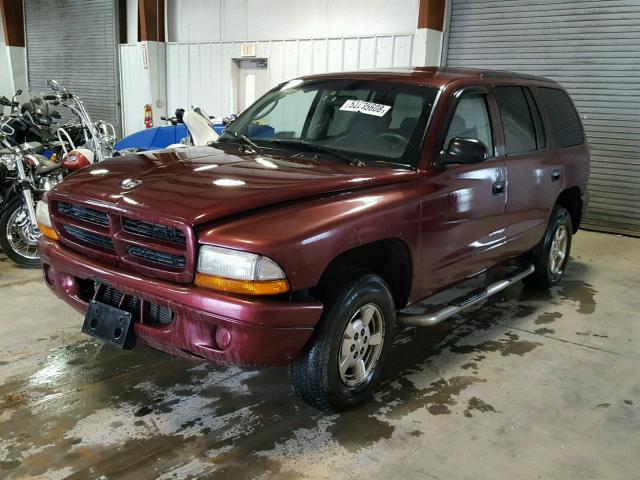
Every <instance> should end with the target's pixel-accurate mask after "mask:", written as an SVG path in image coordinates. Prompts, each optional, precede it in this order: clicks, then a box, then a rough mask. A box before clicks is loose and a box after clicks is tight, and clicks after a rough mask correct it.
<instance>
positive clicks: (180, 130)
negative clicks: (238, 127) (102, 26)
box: [115, 107, 235, 153]
mask: <svg viewBox="0 0 640 480" xmlns="http://www.w3.org/2000/svg"><path fill="white" fill-rule="evenodd" d="M185 115H186V119H185ZM234 117H235V115H232V116H231V118H224V119H223V120H222V123H213V121H212V119H213V118H214V117H210V116H209V115H207V113H206V112H204V110H202V109H201V108H199V107H195V108H192V109H190V110H189V111H185V110H184V109H183V108H178V109H177V110H176V111H175V116H173V117H160V118H161V120H163V121H166V122H169V124H168V125H160V126H158V127H151V128H145V129H144V130H140V131H139V132H135V133H132V134H131V135H127V136H126V137H124V138H123V139H121V140H119V141H118V142H117V143H116V144H115V149H116V150H117V151H118V152H121V153H125V152H142V151H146V150H160V149H163V148H169V147H174V146H176V145H178V144H181V145H184V146H186V145H206V143H207V142H208V141H212V140H215V139H217V137H218V135H221V134H222V132H223V131H224V129H225V128H226V127H227V125H228V124H229V123H231V122H232V121H233V120H235V118H234ZM203 120H204V121H203ZM211 130H213V133H214V134H215V136H214V135H212V133H211V132H210V131H211ZM196 131H197V132H199V133H194V132H196ZM194 136H197V138H194Z"/></svg>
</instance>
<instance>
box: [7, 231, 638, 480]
mask: <svg viewBox="0 0 640 480" xmlns="http://www.w3.org/2000/svg"><path fill="white" fill-rule="evenodd" d="M639 265H640V240H639V239H631V238H624V237H617V236H611V235H604V234H597V233H590V232H581V233H580V234H579V235H578V236H577V237H576V238H575V243H574V249H573V260H572V262H571V264H570V268H569V270H568V272H567V276H566V278H565V279H564V280H563V282H562V283H561V284H560V285H559V286H558V287H557V288H554V289H553V290H552V291H551V292H546V293H545V292H543V293H540V292H533V291H529V290H526V289H524V288H523V287H522V286H521V285H515V286H514V287H512V288H510V289H508V290H506V291H504V292H503V293H502V294H499V295H498V296H497V297H494V299H492V300H490V301H488V302H486V303H484V304H482V305H480V306H478V307H476V308H475V309H474V310H470V311H468V312H467V313H465V314H464V315H460V316H458V317H456V318H454V319H453V320H452V321H450V322H448V323H446V324H444V325H440V326H438V327H434V328H432V329H430V330H425V329H423V330H412V329H410V330H407V331H405V332H403V333H401V334H400V335H399V336H398V339H397V342H396V344H395V346H394V351H393V352H392V355H391V357H390V362H389V363H390V365H389V369H388V373H387V380H386V381H385V382H384V384H383V385H382V388H381V389H380V391H379V392H378V394H377V395H376V397H375V399H374V401H373V402H372V403H371V404H370V405H367V406H366V407H364V408H361V409H359V410H356V411H352V412H348V413H345V414H341V415H329V416H327V415H321V414H319V413H317V412H316V411H314V410H312V409H310V408H308V407H306V406H305V405H304V404H302V403H301V402H299V401H298V400H297V399H296V398H295V397H294V396H293V395H292V394H291V393H290V390H289V387H288V383H287V378H286V370H284V369H266V370H241V369H238V368H224V367H215V366H210V365H205V364H198V363H194V362H189V361H184V360H178V359H173V358H171V357H168V356H166V355H163V354H161V353H158V352H155V351H151V350H148V349H145V348H138V349H136V350H134V351H124V352H123V351H119V350H117V349H114V348H111V347H108V346H104V345H102V344H100V343H97V342H95V341H92V340H90V339H89V338H88V337H85V336H84V335H83V334H82V333H80V327H81V323H82V318H81V316H80V315H79V314H77V313H75V312H74V311H72V310H71V309H70V308H69V307H67V306H66V305H65V304H63V303H62V302H61V301H59V300H57V299H56V298H55V297H54V296H53V295H52V294H50V293H49V292H48V291H47V289H46V288H45V286H44V285H43V283H42V281H41V280H40V276H39V275H40V274H39V272H38V271H32V270H31V271H30V270H21V269H18V268H15V267H14V266H13V265H12V264H11V263H10V262H9V261H7V260H6V259H5V260H4V261H0V308H1V313H0V317H1V318H2V327H1V328H2V329H1V330H0V331H1V332H2V334H1V335H0V478H10V479H17V478H20V479H23V478H46V479H59V478H75V479H87V478H100V479H114V478H135V479H142V478H161V479H169V478H172V479H180V478H203V477H207V478H220V479H225V480H226V479H236V478H265V479H266V478H279V479H298V478H314V479H324V478H327V479H336V478H362V477H364V478H421V479H422V478H433V479H439V478H442V479H445V478H446V479H451V478H453V479H467V478H468V479H480V478H499V479H500V478H519V479H529V478H552V479H567V478H580V479H587V478H594V479H596V478H597V479H603V478H606V479H609V480H611V479H617V478H638V472H639V471H640V455H639V454H640V433H639V432H640V376H639V375H638V371H640V352H639V351H638V345H639V342H640V322H639V321H638V320H639V317H638V312H639V311H640V295H639V294H638V290H639V287H640V275H639V273H640V272H639V268H638V266H639Z"/></svg>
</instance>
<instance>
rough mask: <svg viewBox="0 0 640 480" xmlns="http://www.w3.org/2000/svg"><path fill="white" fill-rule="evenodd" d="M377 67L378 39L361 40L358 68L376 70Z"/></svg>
mask: <svg viewBox="0 0 640 480" xmlns="http://www.w3.org/2000/svg"><path fill="white" fill-rule="evenodd" d="M375 66H376V38H375V37H370V38H361V39H360V59H359V63H358V68H359V69H361V70H366V69H371V68H375Z"/></svg>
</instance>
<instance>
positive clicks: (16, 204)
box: [0, 116, 63, 267]
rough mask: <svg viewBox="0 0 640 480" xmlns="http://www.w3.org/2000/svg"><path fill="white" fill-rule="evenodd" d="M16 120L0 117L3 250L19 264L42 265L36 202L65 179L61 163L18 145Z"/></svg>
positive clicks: (0, 240)
mask: <svg viewBox="0 0 640 480" xmlns="http://www.w3.org/2000/svg"><path fill="white" fill-rule="evenodd" d="M13 119H15V117H12V116H6V117H2V118H0V248H2V250H3V251H4V253H5V254H6V255H7V256H8V257H9V258H10V259H11V260H13V261H14V262H16V263H17V264H18V265H21V266H24V267H37V266H39V265H40V255H39V254H38V239H39V238H40V230H39V229H38V224H37V220H36V211H35V210H36V203H37V202H38V200H41V199H42V197H43V196H44V194H45V193H46V192H47V191H49V190H51V189H52V188H53V187H54V186H55V185H56V184H58V183H60V182H61V181H62V179H63V171H62V168H61V167H60V165H59V164H57V163H54V162H51V161H50V160H48V159H47V158H46V157H44V156H43V155H40V154H39V153H37V152H36V151H35V150H36V149H32V148H31V147H30V143H22V144H19V143H18V142H17V141H16V140H15V137H16V133H17V132H16V131H15V130H14V128H13V127H12V126H11V125H10V124H11V123H14V122H13V121H12V120H13Z"/></svg>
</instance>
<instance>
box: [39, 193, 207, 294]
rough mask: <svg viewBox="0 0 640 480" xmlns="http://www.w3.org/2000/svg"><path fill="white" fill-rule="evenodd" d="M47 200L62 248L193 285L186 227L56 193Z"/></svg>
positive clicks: (189, 234) (191, 252)
mask: <svg viewBox="0 0 640 480" xmlns="http://www.w3.org/2000/svg"><path fill="white" fill-rule="evenodd" d="M51 202H52V208H51V218H52V220H53V222H54V224H55V225H54V226H55V228H56V229H57V230H58V232H60V241H61V242H62V243H63V244H64V245H65V246H66V247H68V248H71V249H73V250H76V251H79V252H81V253H82V254H85V255H89V256H91V257H94V258H97V259H99V260H100V261H102V262H105V263H107V264H110V265H117V266H118V267H120V268H124V269H130V270H133V271H136V272H138V273H142V274H145V275H149V276H154V277H157V278H162V279H164V280H169V281H173V282H179V283H189V282H192V281H193V271H194V267H195V265H194V263H195V256H196V252H195V242H194V241H193V238H192V236H193V234H192V232H191V230H190V229H189V228H187V227H186V226H184V227H183V226H182V225H178V224H175V223H174V224H171V225H161V224H158V223H154V222H149V221H144V220H139V219H134V218H131V217H129V216H126V215H123V212H122V209H121V208H120V207H114V206H108V205H105V206H102V205H96V206H94V205H90V206H86V205H83V204H74V203H72V202H69V201H67V199H66V198H61V199H57V198H56V194H55V192H54V193H52V195H51ZM169 223H171V222H169Z"/></svg>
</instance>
